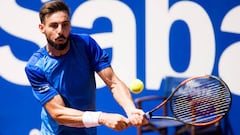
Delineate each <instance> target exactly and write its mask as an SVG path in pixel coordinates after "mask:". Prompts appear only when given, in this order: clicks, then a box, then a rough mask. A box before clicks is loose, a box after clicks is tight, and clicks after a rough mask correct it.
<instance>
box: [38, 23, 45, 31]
mask: <svg viewBox="0 0 240 135" xmlns="http://www.w3.org/2000/svg"><path fill="white" fill-rule="evenodd" d="M38 28H39V30H40V31H41V32H42V33H45V28H44V24H42V23H40V24H39V25H38Z"/></svg>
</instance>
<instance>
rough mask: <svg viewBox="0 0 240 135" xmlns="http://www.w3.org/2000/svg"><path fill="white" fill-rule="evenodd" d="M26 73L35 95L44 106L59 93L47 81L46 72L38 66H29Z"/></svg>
mask: <svg viewBox="0 0 240 135" xmlns="http://www.w3.org/2000/svg"><path fill="white" fill-rule="evenodd" d="M25 72H26V75H27V77H28V80H29V82H30V84H31V86H32V88H33V89H32V90H33V95H34V96H35V98H36V99H37V100H38V101H39V102H40V104H41V105H44V104H45V103H46V102H47V101H49V100H50V99H51V98H53V97H54V96H55V95H57V94H58V92H57V91H56V90H55V89H54V88H53V87H52V86H51V85H50V84H49V82H48V81H47V80H46V78H45V75H44V72H43V71H42V70H41V69H40V68H39V67H37V66H33V65H27V66H26V67H25Z"/></svg>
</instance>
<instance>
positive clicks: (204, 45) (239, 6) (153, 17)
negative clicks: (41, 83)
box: [0, 0, 240, 135]
mask: <svg viewBox="0 0 240 135" xmlns="http://www.w3.org/2000/svg"><path fill="white" fill-rule="evenodd" d="M47 1H48V0H0V18H1V19H0V99H1V102H0V109H1V111H0V135H39V129H40V104H39V103H38V102H37V101H36V100H35V99H34V98H33V96H32V92H31V87H30V85H29V82H28V80H27V78H26V75H25V72H24V67H25V65H26V62H27V60H28V59H29V57H30V56H31V55H32V53H33V52H34V51H36V50H37V49H39V48H40V47H43V46H44V45H45V44H46V41H45V37H44V35H42V34H41V32H40V31H39V29H38V24H39V17H38V11H39V9H40V7H41V6H42V4H43V3H44V2H47ZM65 2H66V3H67V4H68V5H69V7H70V9H71V23H72V32H74V33H88V34H91V35H92V37H93V38H94V39H96V41H97V42H98V43H99V44H100V45H101V47H102V48H104V49H106V50H107V51H108V52H109V53H110V54H111V59H112V66H113V68H114V69H115V71H116V73H117V74H118V76H119V77H120V78H121V79H122V80H123V81H124V82H125V83H126V84H129V83H130V82H131V81H132V80H133V79H134V78H139V79H141V80H143V82H144V84H145V89H144V91H143V92H141V93H140V94H133V98H137V97H141V96H144V95H151V94H155V95H156V94H161V93H162V90H161V82H162V80H163V78H164V77H165V76H178V77H187V76H193V75H202V74H213V75H216V76H220V77H221V78H222V79H223V80H224V81H225V82H226V83H227V84H228V85H229V87H230V89H231V92H232V94H233V103H232V107H231V110H230V113H229V117H228V122H227V123H228V125H227V127H226V128H225V133H226V134H235V135H237V134H240V130H239V129H238V123H239V122H240V117H239V116H238V114H239V113H240V110H239V106H238V102H240V97H239V96H240V82H239V80H240V62H239V60H240V53H239V52H240V42H239V41H240V19H239V18H240V1H239V0H138V1H136V0H65ZM97 87H98V91H97V108H98V110H102V111H106V112H118V113H121V114H124V112H123V110H122V109H121V108H120V107H119V106H118V105H117V103H116V102H115V101H114V99H113V98H112V95H111V93H110V91H109V90H108V88H107V87H106V86H105V85H104V83H102V81H101V80H100V79H99V78H97ZM98 134H99V135H106V134H121V135H126V134H128V135H130V134H131V135H132V134H136V128H135V127H130V128H128V129H127V130H125V131H121V132H116V131H113V130H111V129H108V128H106V127H104V126H100V127H99V128H98Z"/></svg>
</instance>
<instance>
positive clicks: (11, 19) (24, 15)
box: [0, 0, 44, 85]
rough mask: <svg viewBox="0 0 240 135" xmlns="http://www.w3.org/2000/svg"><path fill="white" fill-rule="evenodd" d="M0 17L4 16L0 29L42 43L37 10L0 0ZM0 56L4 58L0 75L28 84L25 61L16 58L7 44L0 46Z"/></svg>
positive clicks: (0, 63) (11, 1) (13, 81)
mask: <svg viewBox="0 0 240 135" xmlns="http://www.w3.org/2000/svg"><path fill="white" fill-rule="evenodd" d="M16 13H17V17H16ZM0 18H4V19H0V25H1V29H3V30H4V31H6V32H8V33H9V34H11V35H14V36H17V37H20V38H24V39H27V40H29V41H32V42H35V43H36V44H37V45H41V44H43V41H44V40H43V36H42V34H41V33H40V31H39V30H38V23H39V22H38V20H39V18H38V13H37V12H34V11H31V10H28V9H26V8H22V7H20V6H19V5H17V4H16V1H15V0H5V1H3V0H1V1H0ZM19 19H21V20H19ZM19 21H21V23H19ZM33 35H34V36H33ZM19 45H20V44H19ZM0 58H4V59H1V61H0V65H1V66H0V75H1V77H3V78H4V79H6V80H8V81H10V82H12V83H16V84H21V85H29V83H28V81H27V77H26V75H25V73H24V66H25V64H26V62H25V61H21V60H19V59H17V58H16V57H15V56H14V54H13V53H12V52H11V50H10V48H9V47H8V45H6V46H3V47H0ZM16 67H18V68H16Z"/></svg>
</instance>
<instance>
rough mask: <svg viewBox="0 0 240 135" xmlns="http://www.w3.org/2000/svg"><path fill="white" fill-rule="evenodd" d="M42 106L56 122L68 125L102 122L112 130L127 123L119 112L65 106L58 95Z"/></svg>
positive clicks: (82, 125) (91, 124)
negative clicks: (94, 110)
mask: <svg viewBox="0 0 240 135" xmlns="http://www.w3.org/2000/svg"><path fill="white" fill-rule="evenodd" d="M44 107H45V108H46V110H47V111H48V113H49V114H50V115H51V117H52V118H53V119H54V120H55V121H56V122H57V123H58V124H60V125H65V126H70V127H95V126H98V125H101V124H104V125H105V126H107V127H109V128H112V129H114V130H123V129H125V128H127V127H128V123H129V120H128V119H127V118H125V117H123V116H122V115H119V114H113V113H103V112H90V111H85V112H83V111H80V110H76V109H72V108H68V107H65V105H64V102H63V100H62V98H61V96H60V95H56V96H55V97H53V98H52V99H51V100H50V101H48V102H47V103H46V104H45V105H44Z"/></svg>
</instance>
